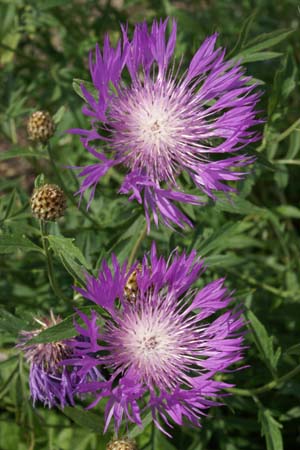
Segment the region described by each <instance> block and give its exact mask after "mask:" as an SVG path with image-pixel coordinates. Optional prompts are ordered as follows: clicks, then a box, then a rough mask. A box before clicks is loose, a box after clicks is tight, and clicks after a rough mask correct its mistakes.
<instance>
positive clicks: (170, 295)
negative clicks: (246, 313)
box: [65, 245, 243, 432]
mask: <svg viewBox="0 0 300 450" xmlns="http://www.w3.org/2000/svg"><path fill="white" fill-rule="evenodd" d="M112 264H113V268H112V269H110V268H109V266H108V264H107V263H106V262H103V265H102V268H101V270H100V272H99V275H98V277H96V278H94V277H92V276H87V279H86V288H85V289H81V288H77V290H78V291H79V292H80V293H81V294H82V295H83V296H84V297H86V298H87V299H89V300H91V301H92V302H94V303H95V304H96V305H98V306H100V307H101V308H102V309H103V310H105V313H106V314H105V317H106V318H105V321H104V320H103V318H102V320H101V321H100V320H98V317H97V316H98V314H97V313H96V311H94V310H92V312H91V317H89V315H86V314H85V313H83V312H80V311H78V317H79V318H80V319H81V320H82V321H83V322H84V324H85V325H84V326H81V325H76V329H77V332H78V333H79V334H80V335H81V336H82V339H81V340H77V341H75V342H74V343H73V344H72V346H73V356H72V357H71V358H70V359H69V360H66V361H65V364H69V365H71V366H72V365H75V366H76V367H77V368H78V369H79V372H78V373H79V375H80V374H85V373H86V371H87V370H91V369H92V368H94V369H97V370H99V371H101V372H103V373H105V374H106V376H105V380H101V381H90V382H89V381H87V382H83V383H81V384H80V386H79V387H78V391H79V392H82V393H86V392H89V393H91V394H92V395H93V396H94V401H93V403H92V404H91V405H90V407H93V406H95V405H96V404H97V403H98V402H99V401H100V400H102V399H106V408H105V430H106V429H107V428H108V425H109V423H110V422H111V421H112V420H113V421H114V426H115V431H116V432H118V430H119V428H120V425H121V424H122V423H123V421H124V422H125V424H126V425H128V423H134V424H137V425H139V426H142V418H143V416H144V414H146V412H147V411H149V412H150V413H151V414H152V418H153V420H154V422H155V424H156V426H157V427H158V428H159V429H162V430H163V431H164V432H165V430H164V427H163V425H162V423H161V422H163V423H164V424H165V425H167V426H171V422H172V421H173V422H175V423H176V424H178V425H182V424H183V423H185V422H191V423H192V424H194V425H196V426H197V425H199V421H200V418H201V416H202V415H203V414H204V413H205V410H207V409H208V408H209V407H210V406H212V405H218V404H219V403H218V401H217V400H216V396H217V395H218V394H219V393H220V390H221V389H222V388H224V387H228V386H232V385H229V384H227V383H225V382H223V381H220V379H219V380H216V379H215V378H214V376H215V374H216V373H222V372H226V371H227V369H228V367H229V366H231V365H232V364H233V363H236V362H238V361H240V360H241V358H242V349H243V332H242V331H240V329H241V328H242V327H243V320H242V317H241V311H238V310H229V311H225V312H224V311H222V309H224V308H225V307H227V306H228V304H229V303H230V302H231V301H232V298H231V295H230V293H228V292H227V290H226V288H225V287H224V286H223V282H224V280H223V279H218V280H216V281H213V282H211V283H208V284H207V285H205V286H204V287H202V289H199V290H196V289H193V288H192V285H193V283H194V282H195V281H196V280H198V279H199V276H200V274H201V273H202V271H203V263H202V261H201V260H200V259H199V258H197V256H196V253H195V252H194V251H193V252H192V253H191V254H190V255H186V254H185V253H183V254H181V255H179V254H178V253H177V252H173V254H172V255H171V256H170V257H169V258H168V260H167V261H166V260H165V259H164V258H162V257H158V256H157V253H156V247H155V245H153V246H152V250H151V253H150V255H148V256H147V255H146V256H145V257H144V258H143V261H142V263H141V265H140V267H139V269H138V270H137V271H136V278H135V280H136V286H137V289H136V292H135V298H134V301H128V296H127V294H126V290H125V286H126V284H127V283H128V279H130V277H131V274H132V273H134V271H135V270H136V268H137V267H138V266H137V263H135V264H134V265H133V266H132V267H131V268H130V271H129V274H128V272H127V267H126V264H124V265H123V266H120V265H119V263H118V261H117V259H116V258H115V257H113V259H112ZM216 313H218V314H217V316H215V314H216ZM211 316H212V317H211ZM208 318H209V320H208ZM100 324H101V325H100Z"/></svg>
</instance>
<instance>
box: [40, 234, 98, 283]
mask: <svg viewBox="0 0 300 450" xmlns="http://www.w3.org/2000/svg"><path fill="white" fill-rule="evenodd" d="M47 238H48V241H49V246H50V248H51V249H52V250H53V252H54V254H55V255H56V256H57V257H58V258H60V260H61V262H62V264H63V265H64V267H65V268H66V270H67V271H68V272H69V273H70V275H71V276H72V277H74V278H78V279H79V281H80V282H81V283H84V280H85V277H84V272H85V271H87V270H89V269H90V266H89V264H88V262H87V261H86V259H85V257H84V256H83V254H82V252H81V250H80V249H79V248H78V247H76V245H75V244H74V239H73V238H65V237H63V236H52V235H49V236H48V237H47ZM78 262H79V264H78Z"/></svg>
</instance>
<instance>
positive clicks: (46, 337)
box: [29, 306, 92, 344]
mask: <svg viewBox="0 0 300 450" xmlns="http://www.w3.org/2000/svg"><path fill="white" fill-rule="evenodd" d="M91 309H92V308H91V307H90V306H83V307H81V308H80V311H82V312H83V313H85V314H88V313H89V312H90V311H91ZM75 317H76V313H74V314H71V315H70V316H68V317H66V318H65V319H64V320H62V321H61V322H59V323H58V324H57V325H53V326H52V327H49V328H47V329H46V330H44V331H41V332H40V334H39V335H38V336H35V337H34V338H32V339H31V340H30V341H29V342H30V344H40V343H45V342H56V341H61V340H63V339H69V338H71V337H74V336H76V335H77V331H76V329H75V328H74V319H75ZM78 319H79V318H78V316H77V317H76V320H78Z"/></svg>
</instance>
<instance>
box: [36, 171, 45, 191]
mask: <svg viewBox="0 0 300 450" xmlns="http://www.w3.org/2000/svg"><path fill="white" fill-rule="evenodd" d="M44 184H45V175H44V174H43V173H40V174H39V175H38V176H37V177H36V178H35V180H34V187H35V189H39V188H40V187H42V186H44Z"/></svg>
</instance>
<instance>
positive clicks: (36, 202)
mask: <svg viewBox="0 0 300 450" xmlns="http://www.w3.org/2000/svg"><path fill="white" fill-rule="evenodd" d="M30 206H31V211H32V213H33V214H34V216H35V217H37V218H38V219H40V220H50V221H55V220H56V219H59V218H60V217H62V216H63V215H64V212H65V209H66V207H67V202H66V196H65V193H64V191H63V190H62V189H60V187H59V186H57V185H56V184H44V185H43V186H41V187H39V188H37V189H35V190H34V192H33V194H32V197H31V199H30Z"/></svg>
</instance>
